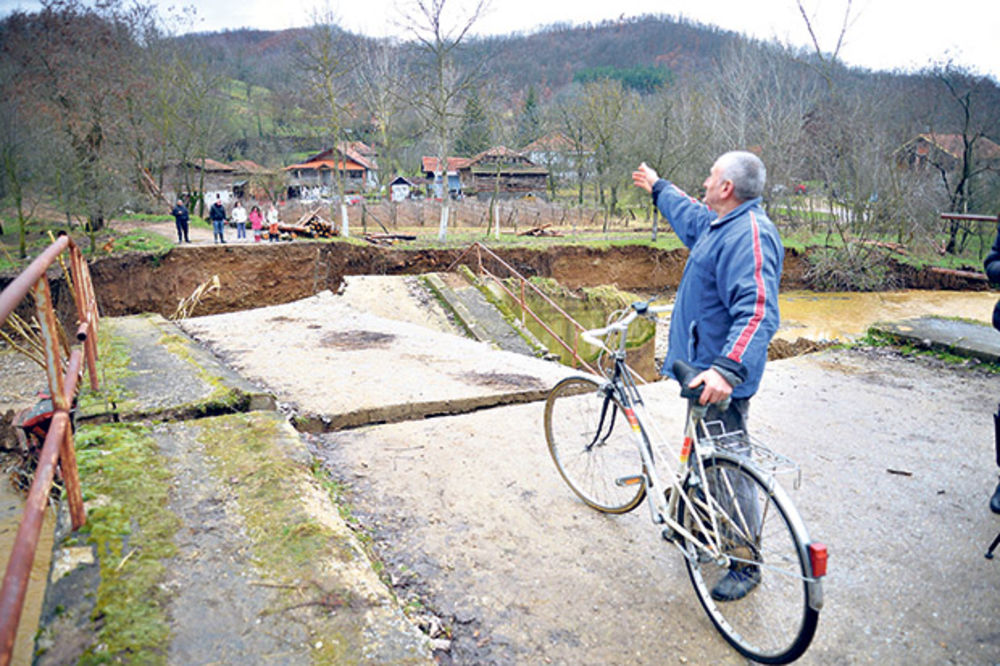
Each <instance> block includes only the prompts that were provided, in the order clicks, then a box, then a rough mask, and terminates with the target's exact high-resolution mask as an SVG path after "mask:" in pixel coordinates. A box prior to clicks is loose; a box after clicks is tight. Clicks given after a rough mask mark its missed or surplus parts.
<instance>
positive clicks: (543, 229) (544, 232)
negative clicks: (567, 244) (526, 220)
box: [518, 223, 562, 236]
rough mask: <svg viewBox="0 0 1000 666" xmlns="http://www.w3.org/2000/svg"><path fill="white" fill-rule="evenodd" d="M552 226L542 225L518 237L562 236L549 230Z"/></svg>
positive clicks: (555, 231)
mask: <svg viewBox="0 0 1000 666" xmlns="http://www.w3.org/2000/svg"><path fill="white" fill-rule="evenodd" d="M551 226H552V224H551V223H550V224H543V225H542V226H540V227H532V228H531V229H528V230H527V231H522V232H521V233H519V234H518V236H562V232H560V231H557V230H555V229H549V227H551Z"/></svg>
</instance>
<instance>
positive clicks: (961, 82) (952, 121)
mask: <svg viewBox="0 0 1000 666" xmlns="http://www.w3.org/2000/svg"><path fill="white" fill-rule="evenodd" d="M930 74H931V76H932V77H933V79H934V80H935V81H936V82H937V83H938V84H939V86H940V89H941V94H940V95H938V96H937V97H936V99H937V100H939V104H940V105H941V106H943V107H945V109H944V110H943V112H942V113H941V114H940V115H942V116H943V117H944V118H946V120H944V122H943V123H942V124H943V125H944V126H945V127H946V128H947V130H949V132H948V133H949V134H955V135H957V137H958V142H957V146H956V150H955V151H954V152H955V153H957V158H956V157H952V156H951V155H947V154H945V153H943V152H942V153H934V152H931V153H929V154H928V160H927V163H928V164H930V165H931V166H932V167H933V168H934V169H935V171H936V172H937V173H938V175H939V177H940V181H941V186H942V187H943V188H944V191H945V193H946V195H947V197H948V207H949V210H950V211H952V212H959V213H968V212H974V211H977V210H984V211H985V210H986V203H987V201H988V194H989V193H990V192H991V190H993V189H994V188H995V187H996V183H995V181H996V179H997V174H998V173H1000V159H998V158H997V156H996V155H995V154H988V151H987V150H986V149H985V146H986V145H987V139H988V137H987V134H988V133H991V132H992V133H994V137H995V138H997V140H998V141H1000V137H998V136H997V135H996V132H997V131H998V130H997V128H998V127H1000V90H998V88H997V85H996V84H995V83H994V82H993V81H991V80H990V79H989V78H988V77H985V76H980V75H977V74H974V73H972V72H970V71H968V70H966V69H962V68H959V67H956V66H954V65H952V64H946V65H943V66H939V67H937V68H935V69H934V70H932V71H931V72H930ZM991 180H992V181H993V183H991V182H990V181H991ZM992 203H993V204H994V205H996V202H992ZM991 212H993V211H991ZM960 232H962V233H961V239H960V238H959V236H960ZM968 235H969V233H968V229H967V228H966V227H964V226H963V222H962V221H960V220H951V221H950V222H949V224H948V242H947V245H946V247H945V250H946V251H947V252H949V253H955V252H958V251H961V249H962V247H963V245H964V240H965V239H966V238H968Z"/></svg>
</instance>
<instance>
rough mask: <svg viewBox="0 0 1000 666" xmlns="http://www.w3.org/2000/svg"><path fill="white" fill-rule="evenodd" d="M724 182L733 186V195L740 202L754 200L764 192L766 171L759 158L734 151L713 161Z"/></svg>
mask: <svg viewBox="0 0 1000 666" xmlns="http://www.w3.org/2000/svg"><path fill="white" fill-rule="evenodd" d="M715 163H716V165H717V166H718V167H719V172H720V174H721V175H722V178H723V179H724V180H728V181H730V182H732V184H733V195H734V196H735V197H736V198H737V199H739V200H740V201H749V200H750V199H756V198H757V197H759V196H760V195H761V193H763V192H764V182H765V181H766V180H767V169H766V168H765V167H764V163H763V162H761V160H760V158H759V157H757V156H756V155H754V154H753V153H748V152H746V151H744V150H734V151H731V152H728V153H726V154H724V155H722V156H721V157H720V158H719V159H717V160H716V161H715Z"/></svg>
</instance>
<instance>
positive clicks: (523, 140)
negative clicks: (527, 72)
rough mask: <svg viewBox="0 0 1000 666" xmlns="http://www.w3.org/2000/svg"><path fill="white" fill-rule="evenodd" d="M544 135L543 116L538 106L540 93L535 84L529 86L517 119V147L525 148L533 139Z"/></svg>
mask: <svg viewBox="0 0 1000 666" xmlns="http://www.w3.org/2000/svg"><path fill="white" fill-rule="evenodd" d="M541 136H542V116H541V109H539V106H538V94H537V93H536V92H535V86H528V94H527V96H526V97H525V98H524V106H522V107H521V115H520V116H519V117H518V120H517V142H518V143H517V148H518V149H521V148H524V147H525V146H526V145H528V144H529V143H531V142H532V141H534V140H536V139H538V138H539V137H541Z"/></svg>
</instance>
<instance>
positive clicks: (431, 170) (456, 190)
mask: <svg viewBox="0 0 1000 666" xmlns="http://www.w3.org/2000/svg"><path fill="white" fill-rule="evenodd" d="M439 162H440V161H439V160H438V158H436V157H422V158H420V170H421V171H422V172H423V174H424V178H426V179H427V181H428V182H429V183H430V184H431V185H430V194H431V195H432V196H434V197H435V198H436V199H440V198H441V174H440V173H439V171H438V164H439ZM468 164H469V158H467V157H449V158H448V193H449V194H450V195H451V196H452V198H461V196H462V181H461V179H459V177H458V170H459V169H463V168H465V167H466V166H468Z"/></svg>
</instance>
